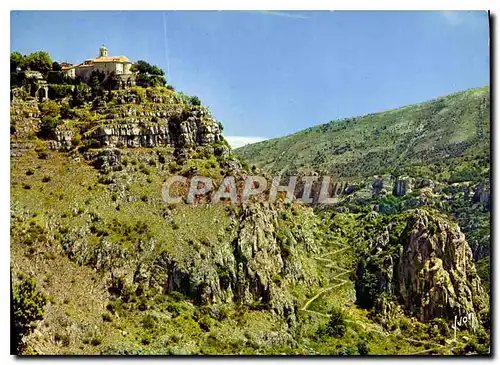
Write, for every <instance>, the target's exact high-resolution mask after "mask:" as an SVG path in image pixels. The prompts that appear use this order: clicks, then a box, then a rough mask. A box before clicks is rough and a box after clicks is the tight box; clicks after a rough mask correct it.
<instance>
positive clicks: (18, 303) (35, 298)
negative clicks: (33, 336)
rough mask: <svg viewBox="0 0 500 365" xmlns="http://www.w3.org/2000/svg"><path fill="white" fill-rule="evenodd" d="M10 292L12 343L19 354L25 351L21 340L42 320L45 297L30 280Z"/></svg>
mask: <svg viewBox="0 0 500 365" xmlns="http://www.w3.org/2000/svg"><path fill="white" fill-rule="evenodd" d="M12 291H13V294H12V307H13V308H12V310H13V316H12V322H13V323H12V330H13V332H14V333H13V335H14V336H13V337H14V338H13V342H14V344H15V347H16V349H15V350H16V352H17V353H18V354H19V353H22V352H23V350H24V349H25V344H24V343H23V338H24V337H25V336H27V335H29V334H30V333H31V332H32V331H33V329H34V328H35V326H36V325H35V322H36V321H40V320H42V319H43V315H44V312H45V306H46V305H47V297H46V296H45V294H43V293H42V292H41V291H39V290H38V285H37V283H36V281H35V280H34V279H32V278H28V279H25V280H23V281H22V282H21V283H20V284H19V285H18V286H17V287H15V286H14V287H13V288H12Z"/></svg>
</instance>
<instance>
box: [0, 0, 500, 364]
mask: <svg viewBox="0 0 500 365" xmlns="http://www.w3.org/2000/svg"><path fill="white" fill-rule="evenodd" d="M498 4H499V2H498V1H493V0H490V1H486V0H475V1H471V2H464V1H459V0H455V1H437V0H432V1H431V0H420V1H405V2H402V1H384V0H378V1H367V0H365V1H360V0H351V1H344V2H339V1H335V2H331V1H330V2H326V1H319V0H308V1H304V2H301V3H292V2H291V1H286V0H280V1H269V0H265V1H262V0H253V1H239V2H237V3H236V2H229V1H216V0H212V1H210V2H209V3H208V2H201V1H193V0H183V1H178V2H160V1H155V2H147V1H137V0H136V1H127V0H123V1H120V2H116V3H113V4H111V3H110V2H109V1H108V2H103V1H96V0H86V1H64V2H62V1H51V0H44V1H36V0H30V1H23V2H22V3H21V2H20V1H11V0H8V1H4V2H2V8H4V9H3V10H2V12H1V23H0V26H1V27H2V28H3V30H4V31H3V32H2V34H4V35H7V34H10V10H63V9H64V10H125V9H126V10H196V9H197V10H222V9H224V10H320V9H323V10H326V9H329V10H333V9H335V10H388V9H393V10H395V9H397V10H442V9H452V10H487V9H489V10H491V11H492V14H493V15H495V14H498V13H500V12H498V7H499V6H498ZM497 29H498V24H497V26H496V28H494V30H495V34H494V36H496V35H497ZM495 38H496V37H494V38H493V39H495ZM1 42H2V43H3V47H2V49H3V51H4V53H3V56H2V57H1V63H2V68H1V70H3V72H0V77H1V78H2V83H3V85H4V86H3V87H2V89H1V100H2V104H1V105H2V115H3V116H4V119H3V123H2V128H3V130H2V133H1V134H0V137H1V139H2V141H1V143H0V149H1V153H0V163H1V168H2V171H4V174H3V176H4V177H5V179H2V180H1V181H0V184H1V190H2V195H1V201H0V203H1V207H2V208H1V217H0V224H1V234H2V235H1V238H2V240H1V242H2V243H3V245H2V255H1V259H2V263H1V265H0V267H1V268H2V271H3V274H2V275H0V283H1V287H0V293H2V299H3V300H1V301H0V306H1V314H2V317H3V318H2V319H3V320H2V323H4V324H5V329H4V331H1V332H0V336H1V337H0V344H1V346H2V352H1V354H2V358H1V360H0V361H1V363H2V364H10V363H13V362H14V361H16V359H15V358H14V357H13V356H10V355H9V352H10V348H9V343H10V340H9V329H8V326H9V325H8V324H9V315H10V310H9V273H8V270H9V265H10V264H9V261H10V244H9V242H10V233H9V231H10V213H9V206H10V196H9V195H10V194H9V191H10V179H7V176H10V168H9V163H10V157H9V156H10V143H9V134H10V132H9V130H8V126H9V123H8V121H9V95H8V90H9V88H8V86H7V85H8V83H9V73H8V68H9V66H8V65H7V60H8V53H10V38H9V39H8V38H7V37H6V36H4V37H2V38H1ZM494 60H495V64H494V65H492V66H493V67H494V68H495V69H496V68H497V66H498V59H497V58H496V57H494ZM494 81H495V80H492V86H493V85H495V82H494ZM492 92H493V93H494V94H493V95H496V93H495V90H493V88H492ZM492 102H493V100H492ZM492 118H493V120H495V121H496V120H498V119H497V118H496V112H495V114H494V115H493V116H492ZM497 129H498V128H497ZM495 137H496V136H495ZM497 157H498V154H497V153H495V154H494V156H492V158H493V161H498V158H497ZM493 171H494V172H496V171H497V166H495V167H494V168H493ZM494 182H495V186H494V189H495V191H499V189H498V184H500V183H499V179H498V176H497V174H496V173H495V174H494ZM495 206H496V205H495ZM493 217H494V219H495V222H492V226H496V227H500V217H499V215H498V214H497V212H496V210H495V211H494V213H493ZM493 246H496V247H495V248H494V258H493V259H492V262H497V261H498V251H499V250H500V246H498V245H497V242H493ZM495 279H496V277H495V278H494V279H492V280H493V282H494V283H495V287H494V293H498V292H499V289H498V285H499V283H498V280H495ZM497 302H498V301H497ZM497 302H495V304H497ZM493 310H494V313H495V316H494V318H495V323H494V325H493V328H494V330H495V329H496V328H497V326H496V324H497V320H496V318H497V317H498V312H497V306H496V305H495V308H494V309H493ZM494 332H495V333H494V340H495V346H494V347H495V350H496V351H498V349H499V346H498V341H497V340H498V337H499V336H498V333H496V331H494ZM78 360H79V361H78V362H79V363H82V364H91V363H94V362H96V361H110V362H116V361H120V359H116V358H113V359H104V358H103V359H97V358H85V359H78ZM127 360H128V361H130V362H132V363H139V362H144V361H147V362H148V363H164V362H165V361H168V362H169V363H175V362H178V361H182V359H179V358H176V359H167V358H156V359H155V358H149V359H144V358H141V359H127ZM186 360H190V361H193V360H194V361H196V360H198V359H197V358H193V357H191V358H186ZM220 360H221V359H220V358H214V359H208V358H204V359H203V361H220ZM254 360H256V359H255V358H251V359H241V358H237V359H233V360H226V361H230V362H233V363H236V362H240V361H254ZM280 360H283V359H280V358H264V359H262V360H258V361H259V362H263V363H269V364H270V363H274V362H276V361H280ZM335 360H336V359H332V358H330V359H329V361H335ZM339 360H340V359H339ZM356 360H357V361H360V360H361V359H356ZM377 360H382V361H387V360H389V361H390V359H373V358H372V359H368V360H361V361H367V362H373V363H375V362H377ZM423 360H424V361H426V362H429V363H441V362H443V361H445V362H448V361H455V360H456V359H455V358H449V359H443V358H436V359H433V358H424V359H423ZM29 361H30V362H32V363H38V362H46V361H48V362H52V361H57V362H58V363H62V364H66V363H70V362H71V361H75V360H74V358H73V359H68V358H60V359H55V358H45V359H43V358H41V359H30V360H29ZM294 361H300V360H297V358H295V359H294ZM308 361H313V362H319V361H322V360H320V359H309V360H308ZM351 361H353V360H351ZM397 361H408V360H402V359H401V358H398V360H397ZM480 361H481V362H482V361H484V360H478V359H476V360H468V362H472V363H478V364H479V363H480Z"/></svg>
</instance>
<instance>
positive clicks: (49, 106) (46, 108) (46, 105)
mask: <svg viewBox="0 0 500 365" xmlns="http://www.w3.org/2000/svg"><path fill="white" fill-rule="evenodd" d="M60 110H61V108H60V106H59V104H58V103H56V102H55V101H52V100H48V101H45V102H43V103H42V104H41V105H40V112H41V113H42V116H44V117H54V118H55V117H57V116H59V112H60Z"/></svg>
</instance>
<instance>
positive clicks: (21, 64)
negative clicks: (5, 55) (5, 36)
mask: <svg viewBox="0 0 500 365" xmlns="http://www.w3.org/2000/svg"><path fill="white" fill-rule="evenodd" d="M25 67H26V58H25V57H24V56H23V55H22V54H21V53H19V52H12V53H11V54H10V72H16V71H17V68H20V69H21V70H24V69H25Z"/></svg>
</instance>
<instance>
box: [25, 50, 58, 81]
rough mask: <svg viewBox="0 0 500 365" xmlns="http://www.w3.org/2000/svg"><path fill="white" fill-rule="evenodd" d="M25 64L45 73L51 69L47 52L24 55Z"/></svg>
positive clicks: (31, 68)
mask: <svg viewBox="0 0 500 365" xmlns="http://www.w3.org/2000/svg"><path fill="white" fill-rule="evenodd" d="M26 66H27V67H28V68H29V69H30V70H32V71H40V72H41V73H42V74H44V75H45V74H47V72H49V71H50V70H51V69H52V59H51V58H50V56H49V54H48V53H47V52H43V51H39V52H34V53H31V54H30V55H28V56H27V57H26Z"/></svg>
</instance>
